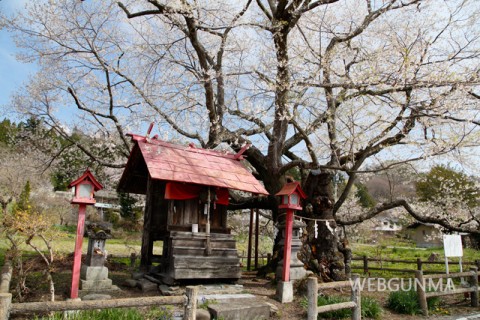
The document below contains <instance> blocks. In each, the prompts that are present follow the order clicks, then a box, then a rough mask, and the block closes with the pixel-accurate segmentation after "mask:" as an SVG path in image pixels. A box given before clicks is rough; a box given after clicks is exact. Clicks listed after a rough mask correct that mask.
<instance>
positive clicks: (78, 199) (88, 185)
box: [68, 169, 103, 299]
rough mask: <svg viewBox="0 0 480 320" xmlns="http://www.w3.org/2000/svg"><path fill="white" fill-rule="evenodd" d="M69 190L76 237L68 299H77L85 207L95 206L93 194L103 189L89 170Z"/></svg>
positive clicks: (73, 182) (71, 184) (72, 183)
mask: <svg viewBox="0 0 480 320" xmlns="http://www.w3.org/2000/svg"><path fill="white" fill-rule="evenodd" d="M68 187H69V188H74V190H75V194H74V196H73V199H72V201H71V203H72V204H78V205H79V207H78V221H77V236H76V238H75V252H74V255H73V271H72V286H71V291H70V298H71V299H76V298H78V287H79V283H80V267H81V265H82V244H83V233H84V226H85V212H86V210H87V205H93V204H95V198H94V193H95V192H96V191H98V190H101V189H103V187H102V185H101V184H100V183H98V181H97V180H96V179H95V177H94V176H93V175H92V173H91V172H90V170H88V169H87V170H86V171H85V173H84V174H83V175H82V176H81V177H80V178H78V179H77V180H75V181H72V182H71V183H70V184H69V185H68Z"/></svg>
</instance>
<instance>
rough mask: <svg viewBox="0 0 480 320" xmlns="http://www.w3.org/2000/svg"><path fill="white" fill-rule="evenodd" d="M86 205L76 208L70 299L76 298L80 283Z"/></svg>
mask: <svg viewBox="0 0 480 320" xmlns="http://www.w3.org/2000/svg"><path fill="white" fill-rule="evenodd" d="M86 209H87V205H86V204H80V205H79V207H78V222H77V236H76V238H75V252H74V256H73V271H72V287H71V291H70V298H71V299H76V298H78V286H79V283H80V267H81V265H82V244H83V231H84V226H85V211H86Z"/></svg>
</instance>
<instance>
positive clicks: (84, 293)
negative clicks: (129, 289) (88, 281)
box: [78, 285, 122, 299]
mask: <svg viewBox="0 0 480 320" xmlns="http://www.w3.org/2000/svg"><path fill="white" fill-rule="evenodd" d="M120 291H122V290H121V289H120V288H119V287H117V286H115V285H112V286H111V287H110V288H108V289H101V290H78V296H79V297H80V298H82V299H83V297H85V296H87V295H91V294H104V295H115V294H117V293H119V292H120Z"/></svg>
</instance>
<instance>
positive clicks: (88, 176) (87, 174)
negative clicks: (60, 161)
mask: <svg viewBox="0 0 480 320" xmlns="http://www.w3.org/2000/svg"><path fill="white" fill-rule="evenodd" d="M83 181H90V182H91V183H92V185H93V190H94V191H98V190H102V189H103V186H102V185H101V184H100V182H98V181H97V179H95V177H94V176H93V174H92V172H90V169H88V168H87V170H85V172H84V173H83V174H82V176H81V177H80V178H78V179H76V180H74V181H72V182H70V184H69V185H68V187H69V188H73V187H75V186H77V185H78V184H80V183H82V182H83Z"/></svg>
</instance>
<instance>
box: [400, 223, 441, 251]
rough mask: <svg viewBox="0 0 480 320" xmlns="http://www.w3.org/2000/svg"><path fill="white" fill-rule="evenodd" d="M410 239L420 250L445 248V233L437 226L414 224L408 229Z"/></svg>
mask: <svg viewBox="0 0 480 320" xmlns="http://www.w3.org/2000/svg"><path fill="white" fill-rule="evenodd" d="M407 230H408V235H409V237H410V239H412V240H413V241H415V244H416V245H417V247H418V248H433V247H442V246H443V237H442V236H443V232H442V231H441V230H440V228H439V227H438V226H437V225H435V224H426V223H421V222H415V223H412V224H411V225H409V226H408V227H407Z"/></svg>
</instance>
